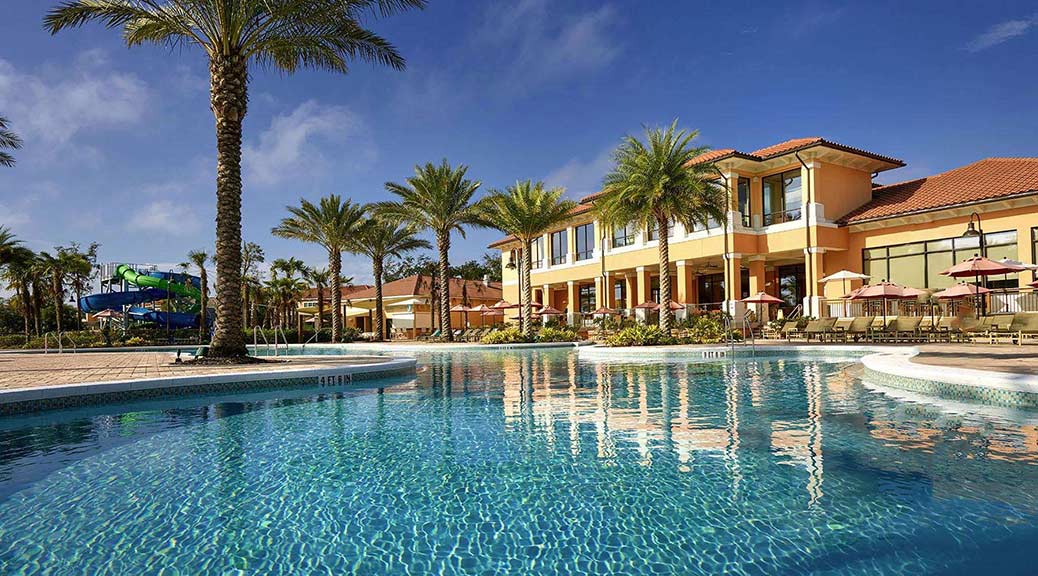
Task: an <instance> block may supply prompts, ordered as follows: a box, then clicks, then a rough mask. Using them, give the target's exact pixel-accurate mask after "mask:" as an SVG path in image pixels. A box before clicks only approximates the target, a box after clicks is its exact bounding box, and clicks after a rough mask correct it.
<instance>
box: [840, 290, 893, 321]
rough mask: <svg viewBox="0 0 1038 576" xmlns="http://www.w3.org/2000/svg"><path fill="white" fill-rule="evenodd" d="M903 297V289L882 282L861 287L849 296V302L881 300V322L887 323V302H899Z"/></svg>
mask: <svg viewBox="0 0 1038 576" xmlns="http://www.w3.org/2000/svg"><path fill="white" fill-rule="evenodd" d="M904 297H905V288H904V286H900V285H898V284H894V283H893V282H887V281H885V280H884V281H883V282H880V283H879V284H871V285H869V286H862V287H861V288H859V289H858V290H856V291H855V292H854V293H853V295H851V296H850V297H849V298H848V299H849V300H882V301H883V322H884V323H886V321H887V300H900V299H901V298H904Z"/></svg>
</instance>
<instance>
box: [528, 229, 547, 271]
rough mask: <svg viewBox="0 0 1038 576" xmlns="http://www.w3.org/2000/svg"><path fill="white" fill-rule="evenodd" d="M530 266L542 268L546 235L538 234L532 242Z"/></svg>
mask: <svg viewBox="0 0 1038 576" xmlns="http://www.w3.org/2000/svg"><path fill="white" fill-rule="evenodd" d="M530 262H531V264H530V267H531V268H540V267H541V266H543V265H544V236H538V237H537V238H536V239H535V240H534V241H533V242H530Z"/></svg>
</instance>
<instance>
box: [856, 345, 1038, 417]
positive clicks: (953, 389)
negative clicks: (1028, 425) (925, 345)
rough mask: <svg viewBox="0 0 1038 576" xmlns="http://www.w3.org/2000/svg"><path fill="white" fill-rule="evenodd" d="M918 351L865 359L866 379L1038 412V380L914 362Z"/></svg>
mask: <svg viewBox="0 0 1038 576" xmlns="http://www.w3.org/2000/svg"><path fill="white" fill-rule="evenodd" d="M918 354H919V349H918V348H915V347H912V348H908V349H906V350H903V351H900V353H898V352H895V351H892V350H886V351H883V352H880V353H876V354H868V355H865V356H862V357H861V359H860V362H861V364H862V366H864V374H863V379H868V380H871V381H873V382H876V383H878V384H881V385H885V386H889V387H893V388H900V389H903V390H910V391H913V392H921V393H924V394H931V395H936V396H940V397H943V398H951V399H956V400H972V401H981V402H987V403H994V404H999V405H1002V406H1011V407H1015V408H1019V407H1027V408H1038V376H1035V375H1031V374H1018V373H1012V372H997V371H994V370H974V369H971V368H959V367H953V366H940V365H933V364H921V363H917V362H912V357H914V356H916V355H918Z"/></svg>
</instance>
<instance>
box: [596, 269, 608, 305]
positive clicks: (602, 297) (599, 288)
mask: <svg viewBox="0 0 1038 576" xmlns="http://www.w3.org/2000/svg"><path fill="white" fill-rule="evenodd" d="M608 285H609V282H608V281H607V280H606V279H605V278H603V277H602V276H595V309H596V310H597V309H599V308H603V307H605V306H608V305H609V295H608V293H607V292H606V286H608Z"/></svg>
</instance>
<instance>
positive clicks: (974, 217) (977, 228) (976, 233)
mask: <svg viewBox="0 0 1038 576" xmlns="http://www.w3.org/2000/svg"><path fill="white" fill-rule="evenodd" d="M974 222H976V224H974ZM962 237H963V238H977V239H978V242H979V243H980V257H981V258H987V257H988V255H987V246H986V245H985V243H984V228H982V227H981V223H980V214H977V213H976V212H973V213H972V214H970V221H969V224H967V225H966V231H965V232H963V233H962ZM976 282H977V286H980V276H979V275H978V276H977V277H976ZM986 283H987V282H985V284H986ZM976 300H977V309H978V310H979V311H980V313H981V315H983V314H984V296H983V295H982V294H980V291H979V290H978V291H977V295H976Z"/></svg>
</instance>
